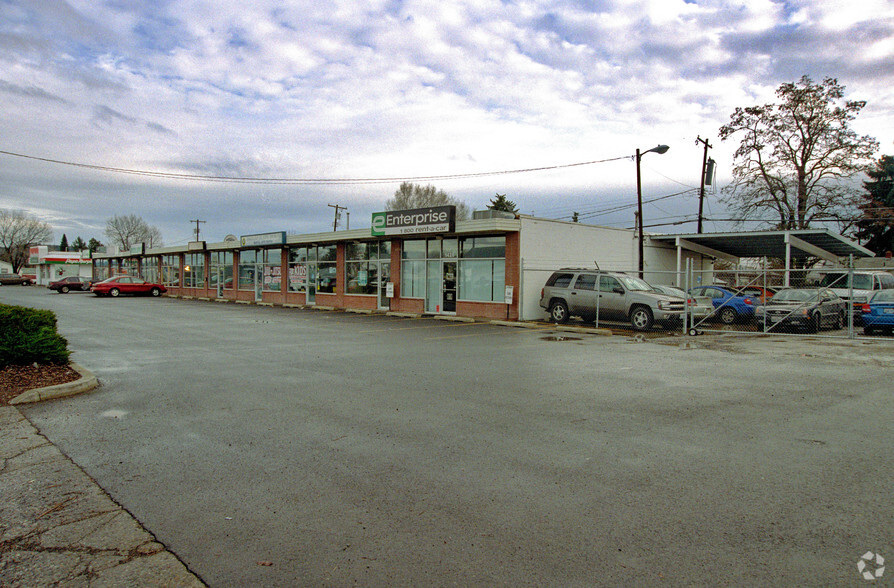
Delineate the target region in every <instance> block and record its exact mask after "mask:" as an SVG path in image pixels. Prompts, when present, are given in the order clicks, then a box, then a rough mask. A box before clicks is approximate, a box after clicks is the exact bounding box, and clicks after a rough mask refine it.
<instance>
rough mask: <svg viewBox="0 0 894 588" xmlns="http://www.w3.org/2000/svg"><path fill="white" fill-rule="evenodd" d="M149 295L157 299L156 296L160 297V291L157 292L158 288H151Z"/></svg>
mask: <svg viewBox="0 0 894 588" xmlns="http://www.w3.org/2000/svg"><path fill="white" fill-rule="evenodd" d="M149 294H151V295H152V296H155V297H156V298H157V297H158V296H161V290H159V289H158V288H152V289H151V290H149Z"/></svg>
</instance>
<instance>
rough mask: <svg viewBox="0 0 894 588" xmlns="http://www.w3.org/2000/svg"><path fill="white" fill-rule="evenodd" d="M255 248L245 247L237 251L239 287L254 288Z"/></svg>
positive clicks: (256, 256) (256, 259) (256, 252)
mask: <svg viewBox="0 0 894 588" xmlns="http://www.w3.org/2000/svg"><path fill="white" fill-rule="evenodd" d="M258 253H259V251H258V250H257V249H246V250H244V251H240V252H239V289H240V290H254V289H255V272H256V271H257V264H258V257H259V255H258Z"/></svg>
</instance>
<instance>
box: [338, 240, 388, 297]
mask: <svg viewBox="0 0 894 588" xmlns="http://www.w3.org/2000/svg"><path fill="white" fill-rule="evenodd" d="M382 249H385V250H386V253H383V252H382ZM390 258H391V243H390V242H385V241H383V242H377V241H373V242H371V243H349V244H347V245H346V246H345V280H346V284H347V285H346V289H347V293H348V294H367V295H372V296H375V295H376V294H377V292H378V288H379V279H380V277H381V276H379V261H378V260H380V259H383V260H386V261H387V260H389V259H390Z"/></svg>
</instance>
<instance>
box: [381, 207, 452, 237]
mask: <svg viewBox="0 0 894 588" xmlns="http://www.w3.org/2000/svg"><path fill="white" fill-rule="evenodd" d="M455 226H456V207H455V206H433V207H431V208H417V209H414V210H388V211H385V212H374V213H373V215H372V234H373V236H374V237H385V236H389V235H420V234H426V233H450V232H453V230H454V227H455Z"/></svg>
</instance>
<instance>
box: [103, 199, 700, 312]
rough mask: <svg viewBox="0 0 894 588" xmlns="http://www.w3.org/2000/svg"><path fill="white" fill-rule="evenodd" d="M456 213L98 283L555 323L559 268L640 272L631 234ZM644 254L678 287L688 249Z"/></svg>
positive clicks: (141, 258)
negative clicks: (552, 312)
mask: <svg viewBox="0 0 894 588" xmlns="http://www.w3.org/2000/svg"><path fill="white" fill-rule="evenodd" d="M454 214H455V210H454V209H453V207H437V208H429V209H421V210H413V211H392V212H381V213H375V214H373V217H372V223H371V228H366V229H356V230H346V231H335V232H328V233H316V234H307V235H287V234H286V233H285V232H282V231H280V232H271V233H263V234H255V235H244V236H241V237H238V238H235V239H230V240H228V241H224V242H221V243H206V242H204V241H195V242H191V243H188V244H187V245H185V246H181V247H163V248H154V249H145V247H144V246H142V245H141V246H137V247H134V248H133V249H131V250H130V251H124V252H111V253H95V254H94V259H93V278H94V280H101V279H105V278H107V277H110V276H113V275H119V274H129V275H138V276H141V277H142V278H143V279H146V280H149V281H154V282H159V283H162V284H164V285H165V286H166V287H167V288H168V294H169V295H172V296H179V297H185V298H198V299H208V300H220V301H236V302H243V303H260V304H273V305H282V306H290V307H291V306H302V307H303V306H320V307H327V308H334V309H356V310H370V311H377V310H378V311H394V312H406V313H417V314H446V315H456V316H462V317H475V318H490V319H507V320H517V319H521V320H532V319H537V318H542V317H544V316H545V314H544V312H543V309H541V308H540V306H539V299H540V289H541V288H542V287H543V284H544V282H545V281H546V279H547V277H549V274H550V273H551V272H552V271H553V270H555V269H557V268H559V267H567V266H585V267H594V265H595V264H597V263H598V265H599V267H600V268H601V269H604V270H611V269H615V270H627V271H630V270H631V268H635V267H637V263H638V242H637V236H636V233H635V232H633V231H630V230H626V229H613V228H607V227H597V226H591V225H584V224H578V223H570V222H563V221H556V220H548V219H539V218H534V217H530V216H524V215H512V214H506V213H497V212H494V211H484V212H479V213H475V215H474V217H473V219H472V220H467V221H454ZM644 251H645V254H644V266H645V269H646V274H645V277H646V279H650V276H652V278H653V279H655V278H657V277H658V276H659V273H660V274H661V278H660V279H656V283H674V282H676V281H677V276H678V274H679V268H680V262H681V254H680V252H679V250H678V249H675V248H674V247H673V246H672V245H670V244H665V243H657V242H651V241H649V240H648V239H647V241H646V246H645V249H644ZM683 255H684V256H686V257H689V256H691V257H692V258H693V259H694V260H696V262H695V263H698V264H699V267H700V268H701V265H702V264H704V266H705V267H704V268H703V269H708V268H710V266H711V261H710V260H707V261H702V257H703V256H701V255H698V254H692V253H689V252H684V254H683ZM678 283H679V282H678Z"/></svg>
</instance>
